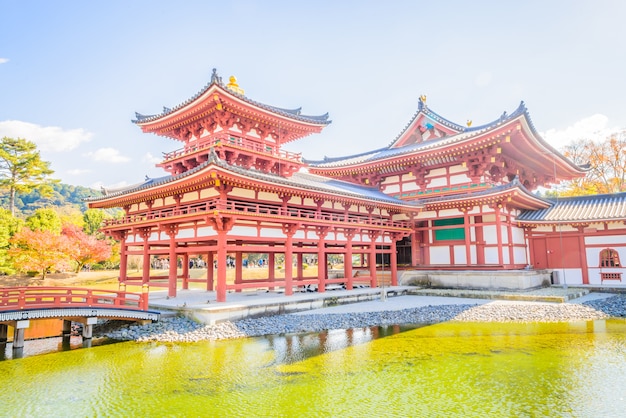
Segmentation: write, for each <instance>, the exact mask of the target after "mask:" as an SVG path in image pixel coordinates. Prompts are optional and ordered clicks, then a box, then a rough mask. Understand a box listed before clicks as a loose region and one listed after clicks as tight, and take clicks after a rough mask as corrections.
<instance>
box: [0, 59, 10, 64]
mask: <svg viewBox="0 0 626 418" xmlns="http://www.w3.org/2000/svg"><path fill="white" fill-rule="evenodd" d="M7 62H9V59H8V58H0V64H6V63H7Z"/></svg>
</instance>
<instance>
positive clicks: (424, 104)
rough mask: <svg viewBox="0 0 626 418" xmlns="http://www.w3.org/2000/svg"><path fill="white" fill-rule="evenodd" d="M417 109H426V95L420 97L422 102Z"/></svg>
mask: <svg viewBox="0 0 626 418" xmlns="http://www.w3.org/2000/svg"><path fill="white" fill-rule="evenodd" d="M417 107H418V109H419V110H422V109H423V108H424V107H426V95H425V94H422V95H421V96H420V101H419V103H418V106H417Z"/></svg>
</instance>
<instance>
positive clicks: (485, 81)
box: [474, 71, 493, 87]
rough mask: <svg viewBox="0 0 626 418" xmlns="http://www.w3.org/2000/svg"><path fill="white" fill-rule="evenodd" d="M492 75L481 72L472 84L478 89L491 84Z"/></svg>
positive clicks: (487, 72)
mask: <svg viewBox="0 0 626 418" xmlns="http://www.w3.org/2000/svg"><path fill="white" fill-rule="evenodd" d="M492 78H493V77H492V75H491V73H490V72H489V71H483V72H482V73H480V74H478V75H477V76H476V78H474V84H476V85H477V86H478V87H485V86H488V85H489V83H491V79H492Z"/></svg>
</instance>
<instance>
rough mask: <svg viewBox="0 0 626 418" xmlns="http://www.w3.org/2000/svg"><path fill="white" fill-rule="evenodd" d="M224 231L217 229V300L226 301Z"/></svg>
mask: <svg viewBox="0 0 626 418" xmlns="http://www.w3.org/2000/svg"><path fill="white" fill-rule="evenodd" d="M226 255H227V253H226V231H217V286H216V287H215V288H216V292H217V295H216V296H217V301H218V302H226V268H227V266H226Z"/></svg>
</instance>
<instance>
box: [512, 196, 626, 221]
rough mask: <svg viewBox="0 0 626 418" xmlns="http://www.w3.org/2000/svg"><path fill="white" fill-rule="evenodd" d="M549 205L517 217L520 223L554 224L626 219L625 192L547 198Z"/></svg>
mask: <svg viewBox="0 0 626 418" xmlns="http://www.w3.org/2000/svg"><path fill="white" fill-rule="evenodd" d="M547 200H549V201H550V202H551V206H550V207H548V208H545V209H541V210H537V211H524V212H522V213H521V214H520V215H519V216H518V217H517V220H518V222H520V223H522V224H555V223H587V222H610V221H614V222H619V221H626V192H625V193H614V194H599V195H589V196H574V197H559V198H550V199H547Z"/></svg>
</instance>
